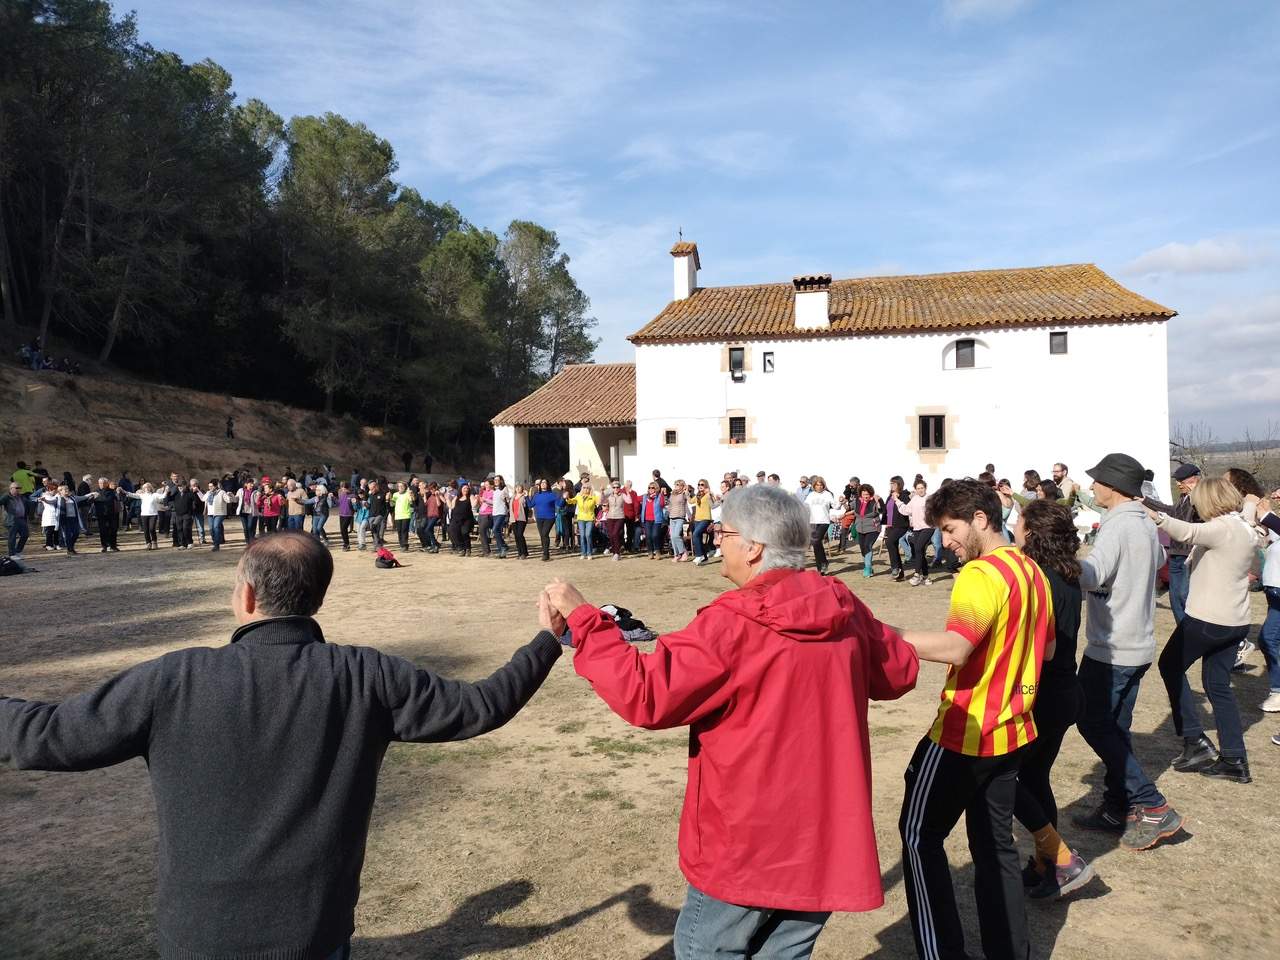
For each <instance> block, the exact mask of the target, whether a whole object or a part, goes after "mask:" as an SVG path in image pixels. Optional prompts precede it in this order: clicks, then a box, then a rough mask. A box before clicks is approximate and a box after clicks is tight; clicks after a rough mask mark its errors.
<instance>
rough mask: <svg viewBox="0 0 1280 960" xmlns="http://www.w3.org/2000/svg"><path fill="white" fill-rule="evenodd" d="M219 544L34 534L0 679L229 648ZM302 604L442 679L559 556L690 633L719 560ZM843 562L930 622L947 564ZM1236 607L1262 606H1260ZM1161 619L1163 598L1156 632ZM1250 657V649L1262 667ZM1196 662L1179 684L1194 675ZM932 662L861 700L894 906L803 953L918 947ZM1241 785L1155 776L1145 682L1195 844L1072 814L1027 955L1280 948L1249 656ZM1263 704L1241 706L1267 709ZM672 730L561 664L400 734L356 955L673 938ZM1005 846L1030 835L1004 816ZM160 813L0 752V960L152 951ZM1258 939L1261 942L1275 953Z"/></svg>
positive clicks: (354, 586)
mask: <svg viewBox="0 0 1280 960" xmlns="http://www.w3.org/2000/svg"><path fill="white" fill-rule="evenodd" d="M238 555H239V550H238V549H230V550H228V551H224V552H223V553H221V554H220V555H219V554H208V553H206V552H204V551H200V550H194V551H191V552H189V553H181V554H180V553H174V552H171V551H169V550H167V549H166V550H162V551H160V552H158V553H153V554H147V553H144V552H141V551H140V550H138V549H137V543H136V540H135V539H134V536H133V535H131V536H130V537H129V538H128V546H127V547H126V549H125V551H124V552H123V553H121V554H120V555H118V556H113V555H108V556H102V555H99V554H97V553H92V554H86V555H84V556H82V557H80V558H67V557H62V556H57V557H48V558H47V557H45V556H44V555H43V554H41V553H40V552H39V551H38V550H37V551H36V552H34V553H30V554H29V556H31V557H32V559H33V560H34V564H35V566H37V567H39V568H40V570H41V572H40V573H39V574H37V575H32V576H23V577H17V578H9V579H6V580H2V581H0V690H2V691H4V692H5V693H7V694H10V695H18V696H25V697H33V698H59V697H64V696H67V695H69V694H72V693H74V692H77V691H81V690H84V689H87V688H88V687H89V686H91V685H92V684H94V683H96V682H98V681H100V680H102V679H103V678H105V677H107V676H110V675H111V674H112V673H113V672H114V671H116V670H119V669H122V668H124V667H127V666H129V665H131V664H133V663H137V662H139V661H141V660H144V659H147V658H150V657H153V656H157V655H159V654H161V653H163V652H165V651H167V650H171V649H175V648H178V647H182V646H186V645H192V644H220V643H224V642H226V638H227V637H228V636H229V634H230V632H231V629H232V620H231V616H230V612H229V609H228V604H227V598H228V594H229V591H230V588H231V580H232V570H233V567H234V564H235V562H236V560H237V557H238ZM335 559H336V562H337V573H336V576H335V582H334V586H333V588H332V590H331V592H330V596H329V600H328V602H327V603H326V604H325V607H324V609H323V610H322V611H321V614H320V617H319V620H320V622H321V624H322V626H323V628H324V630H325V634H326V636H327V637H328V639H329V640H331V641H335V642H341V643H361V644H372V645H377V646H379V647H381V648H383V649H384V650H387V651H389V652H393V653H398V654H402V655H404V656H407V657H409V658H411V659H413V660H414V661H416V662H418V663H420V664H423V665H426V666H431V667H433V668H435V669H437V670H440V671H441V672H445V673H449V674H453V675H457V676H462V677H471V678H474V677H479V676H483V675H485V674H486V673H488V672H489V671H490V670H492V669H493V668H495V667H496V666H498V665H500V664H501V663H502V662H503V661H504V660H505V659H506V657H507V656H508V655H509V653H510V652H511V651H512V650H514V649H515V648H516V647H517V646H519V645H520V644H522V643H524V642H525V641H527V640H528V639H529V638H530V637H531V636H532V635H533V634H534V632H535V630H536V627H535V612H534V608H533V599H534V597H535V596H536V595H537V591H538V589H539V588H540V587H541V585H542V583H544V582H545V580H546V579H547V578H548V577H549V576H550V575H552V574H557V575H561V576H567V577H570V578H572V579H574V580H575V581H577V582H578V583H579V584H580V585H581V586H582V588H583V589H584V592H585V593H586V594H587V596H588V597H590V598H591V599H593V600H595V601H597V602H608V601H613V602H617V603H620V604H623V605H625V606H627V607H629V608H630V609H632V610H633V611H635V613H636V614H637V615H638V616H640V617H642V618H643V619H645V620H646V621H647V622H648V623H649V624H650V626H652V627H654V628H655V629H658V630H668V629H672V628H676V627H679V626H683V625H684V624H685V623H686V622H687V621H688V620H689V619H690V618H691V617H692V615H693V613H694V612H695V610H696V609H697V608H698V607H699V606H700V605H702V604H704V603H706V602H707V601H708V600H709V599H711V598H712V597H713V596H715V595H716V594H717V593H718V592H720V591H721V590H722V589H723V587H724V585H725V581H723V580H722V579H721V578H720V577H719V576H718V566H717V565H714V564H713V565H711V566H709V567H707V568H703V569H695V568H692V567H691V565H681V566H679V567H676V566H673V565H672V564H670V563H668V562H656V561H655V562H650V561H648V560H647V559H635V560H632V559H628V560H626V561H625V562H624V563H621V564H613V563H609V562H606V561H603V560H595V561H592V562H590V563H583V562H581V561H579V560H577V559H576V558H572V559H568V558H566V559H557V560H556V561H555V562H554V563H553V564H542V563H540V562H538V561H536V560H533V561H528V562H519V561H517V560H515V559H507V560H505V561H501V562H499V561H497V560H484V559H479V558H473V559H470V560H462V559H455V558H453V557H450V556H448V555H447V554H445V555H442V556H438V557H428V556H422V555H419V554H410V555H408V557H407V558H406V560H407V562H408V563H409V566H408V568H407V569H404V570H401V571H379V570H375V569H374V567H373V564H372V560H371V559H370V558H369V556H368V555H367V554H359V553H355V552H352V553H350V554H343V553H338V554H336V555H335ZM856 573H857V571H854V570H852V569H850V570H849V572H848V574H846V576H847V579H848V582H849V583H850V585H851V586H852V587H853V588H854V590H855V591H857V592H858V593H859V595H861V596H862V597H863V598H864V599H866V600H867V602H868V603H870V605H871V607H872V609H873V610H875V611H876V612H877V613H878V614H879V615H880V616H882V617H883V618H885V619H887V620H890V621H894V622H898V623H901V624H903V625H907V626H937V625H939V624H941V623H942V621H943V618H944V614H945V610H946V605H947V597H948V592H949V583H948V582H947V581H945V580H944V581H941V582H939V583H938V584H936V585H935V586H933V587H932V588H919V589H912V588H910V587H908V586H907V585H905V584H894V583H891V582H889V581H888V580H887V578H885V577H876V578H875V579H873V580H871V581H870V582H865V581H863V580H862V578H861V577H860V576H856ZM1255 603H1256V610H1255V623H1260V622H1261V617H1262V607H1261V603H1260V602H1258V601H1255ZM1171 626H1172V619H1171V617H1170V615H1169V613H1168V610H1167V609H1166V607H1165V604H1164V602H1163V601H1162V602H1161V610H1160V612H1159V620H1158V622H1157V634H1158V635H1159V636H1161V637H1165V636H1167V635H1168V633H1169V632H1170V629H1171ZM1258 659H1260V658H1258V656H1257V655H1256V654H1255V660H1258ZM1197 674H1198V672H1197V671H1193V675H1192V678H1191V679H1192V684H1193V686H1194V687H1195V688H1196V689H1197V690H1198V689H1199V677H1198V675H1197ZM942 678H943V671H942V670H941V669H940V668H937V667H930V668H928V669H926V670H925V671H923V672H922V676H921V682H920V688H919V689H918V690H917V691H916V692H915V693H913V694H910V695H908V696H907V697H906V698H904V699H903V700H902V701H899V702H896V703H890V704H875V705H873V707H872V713H871V732H872V738H873V739H872V751H873V756H874V758H875V762H874V769H875V786H874V795H875V815H876V827H877V832H878V836H879V841H880V843H879V846H880V856H881V862H882V868H883V871H884V877H885V886H886V900H887V902H886V905H885V907H884V908H882V909H880V910H878V911H875V912H873V913H869V914H862V915H837V916H836V917H834V918H833V919H832V921H831V923H830V924H829V925H828V928H827V930H826V931H825V932H824V934H823V936H822V939H821V940H820V941H819V946H818V950H817V953H816V956H818V957H822V958H837V957H840V958H844V957H866V956H873V957H878V958H885V960H889V958H907V957H911V956H913V955H914V954H913V950H912V947H911V937H910V930H909V928H908V927H907V924H906V904H905V901H904V899H903V888H902V873H901V866H900V856H899V845H898V840H897V832H896V824H897V817H898V808H899V804H900V802H901V796H902V780H901V777H902V771H903V767H904V765H905V763H906V761H907V758H908V756H909V755H910V752H911V750H912V748H913V747H914V745H915V743H916V741H917V740H918V739H919V737H920V735H921V734H922V733H923V732H924V730H925V729H926V727H927V726H928V723H929V720H930V718H931V717H932V714H933V712H934V709H935V705H936V698H937V692H938V690H939V688H940V687H941V683H942ZM1236 690H1237V694H1238V696H1239V698H1240V701H1241V708H1242V712H1243V716H1244V720H1245V724H1246V729H1247V733H1246V742H1247V745H1248V747H1249V751H1250V755H1251V763H1252V767H1253V774H1254V779H1255V782H1254V783H1253V784H1252V785H1250V786H1238V785H1235V784H1229V783H1218V782H1211V781H1208V780H1205V779H1204V778H1201V777H1198V776H1194V775H1180V774H1177V773H1174V772H1172V771H1171V770H1169V769H1168V762H1169V760H1170V758H1171V757H1172V756H1173V755H1174V754H1175V753H1176V751H1177V744H1175V742H1174V739H1173V736H1172V733H1171V728H1170V726H1169V723H1168V704H1167V702H1166V701H1165V699H1164V692H1163V689H1162V688H1161V687H1160V685H1159V680H1158V678H1157V677H1155V676H1154V674H1153V675H1152V676H1151V677H1149V678H1148V679H1147V681H1146V683H1145V684H1144V686H1143V690H1142V694H1141V697H1140V699H1139V703H1138V708H1137V711H1136V715H1135V722H1134V729H1135V735H1136V741H1137V746H1138V751H1139V754H1140V756H1141V757H1142V759H1143V762H1144V764H1145V765H1146V766H1147V769H1148V771H1149V772H1150V773H1152V774H1157V773H1158V774H1159V783H1160V786H1161V788H1162V789H1164V790H1165V791H1166V792H1167V793H1168V795H1169V796H1170V799H1171V800H1172V802H1173V803H1174V804H1175V805H1176V806H1177V807H1178V809H1179V810H1180V811H1181V812H1182V813H1183V814H1184V815H1185V816H1186V818H1187V828H1188V834H1189V835H1190V837H1189V838H1188V839H1187V840H1186V841H1185V842H1182V843H1178V844H1174V845H1169V846H1165V847H1161V848H1158V849H1157V850H1154V851H1151V852H1148V853H1144V854H1130V853H1127V852H1125V851H1123V850H1119V849H1116V847H1115V844H1114V842H1111V841H1108V840H1104V839H1102V838H1100V837H1096V836H1093V835H1088V834H1083V833H1080V832H1078V831H1071V830H1068V831H1067V833H1068V839H1069V840H1071V841H1072V842H1074V843H1075V844H1076V845H1077V846H1078V847H1079V848H1080V849H1081V851H1082V852H1083V853H1084V854H1085V855H1086V856H1087V857H1089V858H1091V859H1093V860H1094V862H1095V863H1096V865H1097V868H1098V871H1099V873H1100V875H1101V880H1098V881H1095V882H1094V883H1093V884H1092V885H1091V887H1089V888H1088V889H1086V890H1085V891H1082V894H1083V895H1082V896H1079V897H1077V898H1076V899H1075V900H1073V901H1070V902H1069V903H1056V904H1051V905H1048V906H1038V905H1032V906H1030V907H1029V908H1028V909H1029V914H1030V922H1031V928H1032V933H1033V937H1034V955H1035V956H1036V957H1045V956H1048V955H1050V954H1051V953H1052V955H1053V956H1055V957H1065V958H1082V960H1084V958H1087V960H1102V958H1126V960H1127V958H1132V957H1153V958H1164V957H1179V958H1198V957H1213V958H1215V960H1222V958H1235V957H1242V958H1243V957H1249V958H1261V957H1266V956H1272V955H1274V934H1273V931H1272V930H1271V929H1270V925H1271V923H1270V922H1271V920H1272V916H1273V914H1274V899H1275V898H1274V878H1273V875H1272V873H1273V870H1274V865H1275V864H1276V863H1277V862H1280V840H1278V839H1277V838H1278V837H1280V818H1278V817H1277V812H1276V807H1277V805H1276V797H1277V792H1276V783H1277V781H1278V780H1280V748H1276V747H1273V746H1272V745H1271V744H1270V743H1269V738H1270V736H1271V734H1272V733H1275V732H1276V730H1277V729H1280V723H1278V722H1269V721H1268V720H1266V719H1264V715H1263V714H1261V713H1260V712H1259V711H1258V710H1257V704H1258V703H1260V702H1261V700H1262V699H1263V697H1264V696H1265V695H1266V683H1265V679H1264V678H1263V677H1262V675H1261V670H1260V667H1259V666H1257V665H1255V666H1254V668H1253V670H1252V671H1251V672H1250V673H1249V674H1246V675H1237V678H1236ZM1260 721H1261V722H1260ZM685 750H686V737H685V734H684V732H683V731H681V730H672V731H666V732H657V733H651V732H646V731H641V730H635V729H632V728H629V727H627V726H626V725H624V724H623V723H622V722H621V721H619V720H618V719H617V718H615V717H614V716H613V715H612V714H611V713H610V712H609V711H608V710H607V709H606V708H605V707H604V706H603V704H601V703H600V702H599V701H598V700H596V698H595V697H594V695H593V694H592V693H591V691H590V689H589V688H588V687H587V685H586V684H585V683H584V682H583V681H581V680H579V679H578V678H577V677H576V676H575V675H574V674H573V670H572V665H571V663H570V662H569V660H568V658H565V659H564V660H563V661H562V662H561V663H560V664H557V666H556V669H555V670H554V671H553V673H552V676H551V678H550V679H549V680H548V681H547V684H546V686H545V687H544V688H543V690H542V691H541V692H540V693H539V694H538V696H536V697H535V698H534V700H533V701H532V703H531V704H530V705H529V707H528V708H527V709H526V710H525V711H524V712H523V713H522V714H521V715H520V716H519V717H518V718H517V719H516V720H515V721H513V722H512V723H511V724H510V725H508V726H507V727H506V728H504V729H502V730H499V731H497V732H496V733H494V734H492V735H490V736H488V737H485V738H482V739H478V740H475V741H471V742H468V743H461V744H448V745H431V746H414V745H396V746H394V747H393V748H392V749H391V750H390V752H389V753H388V756H387V762H386V764H385V766H384V768H383V772H382V777H381V781H380V790H379V797H378V803H377V807H376V809H375V812H374V820H373V826H372V833H371V837H370V842H369V850H368V857H367V860H366V864H365V869H364V883H363V894H362V897H361V903H360V908H359V913H358V929H357V931H356V949H355V956H356V957H357V958H392V957H403V958H415V960H416V958H422V960H426V958H434V960H450V958H462V957H470V956H481V955H483V956H496V957H512V958H514V957H522V958H525V957H527V958H570V957H572V958H575V960H576V958H583V957H601V958H613V960H632V958H634V960H642V958H657V957H664V956H670V952H669V943H670V935H671V930H672V927H673V924H674V921H675V914H676V911H677V910H678V908H679V906H680V904H681V902H682V898H683V894H684V885H683V880H682V879H681V877H680V874H679V871H678V869H677V866H676V827H677V820H678V813H679V808H680V802H681V797H682V791H683V786H684V771H685ZM1056 774H1057V777H1056V786H1057V787H1058V793H1059V802H1060V804H1061V805H1062V807H1063V808H1064V811H1065V814H1070V813H1071V812H1073V811H1074V810H1076V809H1077V808H1078V807H1079V806H1081V805H1083V804H1084V803H1086V802H1087V801H1088V800H1089V799H1090V798H1091V797H1092V798H1096V791H1097V790H1098V789H1100V766H1099V764H1098V763H1097V762H1096V760H1095V758H1094V756H1093V754H1092V753H1091V752H1090V751H1089V749H1088V748H1087V747H1086V746H1085V744H1084V743H1083V741H1081V740H1080V738H1079V737H1078V736H1077V735H1075V734H1070V735H1069V736H1068V738H1067V742H1066V744H1065V746H1064V748H1063V751H1062V756H1061V759H1060V760H1059V762H1058V765H1057V767H1056ZM1019 843H1020V846H1021V847H1022V848H1023V850H1024V852H1025V851H1026V850H1027V849H1029V845H1028V843H1027V838H1026V837H1025V835H1022V834H1021V832H1019ZM948 849H949V852H950V853H951V855H952V862H953V864H954V865H955V869H956V883H957V890H958V896H959V898H960V903H961V911H962V914H963V915H964V916H965V917H966V918H967V921H968V922H969V924H970V937H971V945H970V949H971V951H972V952H974V953H975V954H976V953H977V951H978V949H979V946H978V940H977V931H976V928H974V927H973V926H972V921H973V907H972V870H971V867H970V863H969V856H968V851H967V850H966V849H965V847H964V843H963V830H962V829H961V830H959V831H958V832H957V834H956V836H954V837H953V839H952V842H951V844H950V845H949V848H948ZM154 857H155V825H154V819H153V805H152V799H151V794H150V790H149V787H148V783H147V777H146V769H145V766H144V765H143V764H142V763H141V761H131V762H129V763H125V764H122V765H120V766H118V767H114V768H111V769H108V770H102V771H95V772H91V773H82V774H47V773H29V772H15V771H11V770H7V769H6V770H0V957H3V958H8V957H13V958H18V957H22V958H44V957H65V958H76V960H90V958H99V957H102V958H106V957H127V958H135V957H149V956H154V955H155V946H154V936H153V924H152V913H153V909H154V900H153V898H154V887H155V863H154ZM1268 944H1271V946H1268Z"/></svg>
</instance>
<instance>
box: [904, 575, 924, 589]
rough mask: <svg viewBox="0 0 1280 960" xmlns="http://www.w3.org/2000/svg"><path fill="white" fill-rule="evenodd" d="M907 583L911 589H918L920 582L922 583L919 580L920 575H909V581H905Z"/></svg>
mask: <svg viewBox="0 0 1280 960" xmlns="http://www.w3.org/2000/svg"><path fill="white" fill-rule="evenodd" d="M907 582H908V583H910V584H911V585H912V586H913V587H918V586H920V584H921V582H922V581H921V580H920V574H918V573H916V574H912V575H911V579H910V580H909V581H907Z"/></svg>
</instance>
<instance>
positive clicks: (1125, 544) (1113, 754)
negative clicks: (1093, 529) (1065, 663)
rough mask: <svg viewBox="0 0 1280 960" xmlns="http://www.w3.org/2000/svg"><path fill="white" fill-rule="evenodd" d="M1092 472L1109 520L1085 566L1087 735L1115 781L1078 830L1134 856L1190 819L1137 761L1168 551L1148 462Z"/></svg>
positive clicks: (1125, 460)
mask: <svg viewBox="0 0 1280 960" xmlns="http://www.w3.org/2000/svg"><path fill="white" fill-rule="evenodd" d="M1086 472H1087V473H1088V474H1089V476H1090V477H1092V478H1093V486H1092V490H1093V496H1094V499H1095V500H1096V501H1097V503H1098V505H1099V506H1102V507H1105V508H1106V513H1105V514H1103V517H1102V522H1101V524H1100V526H1099V527H1098V536H1097V539H1096V540H1095V541H1094V545H1093V550H1092V551H1090V553H1089V555H1088V556H1087V557H1084V558H1083V559H1082V560H1081V561H1080V587H1081V589H1082V590H1084V591H1085V605H1086V610H1087V611H1088V617H1087V619H1086V621H1085V639H1086V645H1085V650H1084V656H1082V657H1081V658H1080V672H1079V678H1080V686H1081V688H1082V690H1083V692H1084V710H1083V714H1082V716H1081V717H1080V721H1079V729H1080V735H1081V736H1082V737H1084V739H1085V742H1087V743H1088V744H1089V746H1090V747H1092V748H1093V751H1094V753H1096V754H1097V755H1098V757H1099V759H1101V760H1102V763H1103V765H1104V766H1105V767H1106V775H1105V778H1104V783H1105V789H1104V790H1103V794H1102V802H1101V803H1100V804H1099V805H1098V807H1097V808H1096V809H1094V810H1093V811H1091V812H1089V813H1088V814H1085V815H1083V816H1078V817H1075V818H1074V819H1075V823H1076V825H1077V826H1080V827H1085V828H1086V829H1090V830H1101V831H1105V832H1109V833H1114V834H1119V835H1120V836H1121V840H1120V842H1121V843H1123V844H1124V845H1125V846H1126V847H1128V848H1129V849H1131V850H1146V849H1149V848H1150V847H1154V846H1155V845H1156V844H1157V843H1159V842H1160V841H1161V840H1163V839H1165V838H1167V837H1171V836H1173V835H1174V834H1175V833H1177V832H1178V831H1179V830H1181V829H1182V818H1181V817H1180V816H1179V815H1178V813H1177V812H1176V811H1175V810H1174V809H1173V808H1172V807H1171V806H1169V804H1168V803H1167V802H1166V800H1165V798H1164V795H1163V794H1162V793H1161V792H1160V791H1159V790H1158V789H1156V785H1155V784H1154V783H1153V782H1152V781H1151V778H1150V777H1148V776H1147V774H1146V772H1145V771H1144V770H1143V769H1142V765H1141V764H1140V763H1138V758H1137V757H1135V756H1134V754H1133V742H1132V739H1131V738H1130V735H1129V728H1130V725H1131V724H1132V722H1133V706H1134V704H1135V703H1136V702H1137V699H1138V687H1139V685H1140V684H1141V683H1142V677H1143V675H1144V674H1145V673H1146V672H1147V670H1148V668H1150V666H1151V661H1152V660H1154V659H1155V655H1156V640H1155V629H1154V628H1155V623H1154V621H1155V606H1156V603H1155V588H1156V571H1157V570H1159V569H1160V564H1161V562H1162V561H1163V559H1164V549H1163V548H1162V547H1161V546H1160V541H1159V539H1158V538H1157V536H1156V527H1155V524H1154V523H1152V522H1151V520H1150V518H1149V517H1148V516H1147V512H1146V510H1145V509H1144V508H1143V506H1142V502H1141V500H1140V499H1139V491H1141V489H1142V480H1143V473H1144V471H1143V468H1142V464H1140V463H1139V462H1138V461H1137V460H1135V459H1134V458H1133V457H1130V456H1128V455H1127V454H1123V453H1109V454H1107V455H1106V456H1105V457H1103V458H1102V460H1101V461H1100V462H1099V463H1098V465H1097V466H1096V467H1094V468H1093V469H1091V470H1088V471H1086Z"/></svg>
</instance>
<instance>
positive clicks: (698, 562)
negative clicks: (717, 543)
mask: <svg viewBox="0 0 1280 960" xmlns="http://www.w3.org/2000/svg"><path fill="white" fill-rule="evenodd" d="M706 562H707V558H706V557H694V558H693V565H694V566H695V567H700V566H702V565H703V564H704V563H706Z"/></svg>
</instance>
